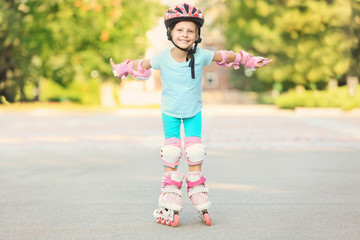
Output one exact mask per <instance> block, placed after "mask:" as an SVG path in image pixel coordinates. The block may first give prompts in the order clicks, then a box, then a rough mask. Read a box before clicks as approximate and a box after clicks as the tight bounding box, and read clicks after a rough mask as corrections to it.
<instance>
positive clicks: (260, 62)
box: [255, 58, 273, 68]
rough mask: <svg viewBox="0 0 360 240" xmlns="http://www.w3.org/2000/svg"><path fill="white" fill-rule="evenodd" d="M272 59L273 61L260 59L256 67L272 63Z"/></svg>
mask: <svg viewBox="0 0 360 240" xmlns="http://www.w3.org/2000/svg"><path fill="white" fill-rule="evenodd" d="M272 61H273V60H272V59H269V58H265V59H264V60H262V61H259V62H258V63H257V64H256V65H255V67H256V68H262V67H265V66H266V65H267V64H269V63H271V62H272Z"/></svg>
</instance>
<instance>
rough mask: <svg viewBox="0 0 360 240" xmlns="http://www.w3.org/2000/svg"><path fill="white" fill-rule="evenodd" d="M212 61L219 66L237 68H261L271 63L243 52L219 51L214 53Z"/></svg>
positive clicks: (270, 60)
mask: <svg viewBox="0 0 360 240" xmlns="http://www.w3.org/2000/svg"><path fill="white" fill-rule="evenodd" d="M213 61H215V62H216V63H217V64H218V65H219V66H225V67H231V66H233V67H234V69H238V68H239V64H241V65H243V66H244V67H246V68H261V67H265V66H266V65H267V64H269V63H271V62H272V59H269V58H263V57H254V56H252V55H251V54H249V53H247V52H245V51H239V53H234V52H232V51H225V50H221V51H218V52H215V54H214V58H213Z"/></svg>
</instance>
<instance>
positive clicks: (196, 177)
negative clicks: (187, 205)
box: [186, 172, 211, 226]
mask: <svg viewBox="0 0 360 240" xmlns="http://www.w3.org/2000/svg"><path fill="white" fill-rule="evenodd" d="M205 181H206V178H205V177H204V176H203V174H202V173H201V172H189V173H188V175H187V177H186V182H187V191H188V195H189V198H190V200H191V202H192V204H193V205H194V208H195V209H196V210H197V211H198V212H199V215H200V218H201V219H202V220H203V221H204V222H205V224H206V225H207V226H210V225H211V219H210V216H209V213H208V209H209V208H210V205H211V203H210V200H209V198H208V195H207V193H208V192H209V189H208V188H207V187H205Z"/></svg>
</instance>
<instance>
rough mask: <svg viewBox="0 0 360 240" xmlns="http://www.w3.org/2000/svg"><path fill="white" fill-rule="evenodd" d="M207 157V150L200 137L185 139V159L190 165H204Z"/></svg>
mask: <svg viewBox="0 0 360 240" xmlns="http://www.w3.org/2000/svg"><path fill="white" fill-rule="evenodd" d="M205 156H206V148H205V146H204V145H203V144H202V143H201V139H200V138H198V137H187V138H185V157H186V162H187V163H188V164H189V165H199V164H202V162H203V161H204V159H205Z"/></svg>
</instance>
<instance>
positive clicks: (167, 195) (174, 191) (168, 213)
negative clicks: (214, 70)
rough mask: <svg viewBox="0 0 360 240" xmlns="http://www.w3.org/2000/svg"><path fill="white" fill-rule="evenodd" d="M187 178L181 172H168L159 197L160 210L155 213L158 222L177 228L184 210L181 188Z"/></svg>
mask: <svg viewBox="0 0 360 240" xmlns="http://www.w3.org/2000/svg"><path fill="white" fill-rule="evenodd" d="M184 178H185V176H184V175H183V174H182V173H179V172H166V173H165V174H164V177H163V185H162V188H161V192H160V196H159V208H158V209H156V210H155V211H154V213H153V215H154V217H155V219H156V222H158V223H161V224H164V225H168V226H172V227H177V225H178V224H179V221H180V218H179V212H181V211H182V210H183V201H182V198H181V190H180V189H181V186H182V184H183V180H184Z"/></svg>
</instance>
